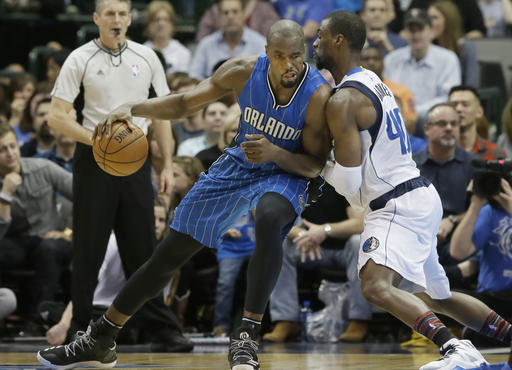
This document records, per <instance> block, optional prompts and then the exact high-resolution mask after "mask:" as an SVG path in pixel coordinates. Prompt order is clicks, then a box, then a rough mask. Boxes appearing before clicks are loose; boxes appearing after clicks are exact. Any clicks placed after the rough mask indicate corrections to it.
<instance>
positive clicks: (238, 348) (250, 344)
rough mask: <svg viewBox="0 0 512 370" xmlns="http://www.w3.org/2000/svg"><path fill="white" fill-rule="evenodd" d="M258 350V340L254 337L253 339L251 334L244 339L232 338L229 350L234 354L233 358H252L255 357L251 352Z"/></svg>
mask: <svg viewBox="0 0 512 370" xmlns="http://www.w3.org/2000/svg"><path fill="white" fill-rule="evenodd" d="M257 350H258V342H256V341H255V340H254V339H251V338H250V337H249V336H247V338H242V339H234V338H232V339H231V344H230V345H229V351H230V352H231V353H232V355H233V360H235V359H236V358H238V357H241V356H243V357H247V356H250V357H251V359H252V358H253V357H254V356H253V355H252V353H251V352H256V351H257Z"/></svg>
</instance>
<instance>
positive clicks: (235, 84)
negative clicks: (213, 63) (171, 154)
mask: <svg viewBox="0 0 512 370" xmlns="http://www.w3.org/2000/svg"><path fill="white" fill-rule="evenodd" d="M256 60H257V57H243V58H233V59H230V60H228V61H227V62H226V63H224V64H223V65H221V66H220V67H219V69H217V71H215V73H214V74H213V76H212V77H210V78H207V79H206V80H203V81H201V83H199V85H197V86H196V87H195V88H194V89H192V90H189V91H187V92H185V93H183V94H173V95H168V96H163V97H159V98H153V99H148V100H146V101H144V102H142V103H140V104H135V105H134V106H133V107H132V109H131V114H132V115H133V116H138V117H147V118H156V119H178V118H182V117H186V116H188V115H190V114H191V113H194V112H197V111H198V110H200V109H201V108H204V107H206V106H207V105H208V104H210V103H211V102H213V101H216V100H218V99H220V98H222V97H223V96H224V95H227V94H230V93H235V94H237V95H239V94H240V93H241V92H242V89H243V86H244V85H245V83H246V82H247V80H248V79H249V76H250V75H251V72H252V69H253V68H254V65H255V64H256Z"/></svg>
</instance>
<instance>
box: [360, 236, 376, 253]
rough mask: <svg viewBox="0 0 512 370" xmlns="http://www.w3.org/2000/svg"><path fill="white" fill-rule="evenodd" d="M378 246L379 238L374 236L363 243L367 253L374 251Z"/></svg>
mask: <svg viewBox="0 0 512 370" xmlns="http://www.w3.org/2000/svg"><path fill="white" fill-rule="evenodd" d="M377 248H379V240H378V239H377V238H376V237H374V236H372V237H370V238H368V239H366V240H365V242H364V244H363V252H365V253H369V252H371V251H374V250H375V249H377Z"/></svg>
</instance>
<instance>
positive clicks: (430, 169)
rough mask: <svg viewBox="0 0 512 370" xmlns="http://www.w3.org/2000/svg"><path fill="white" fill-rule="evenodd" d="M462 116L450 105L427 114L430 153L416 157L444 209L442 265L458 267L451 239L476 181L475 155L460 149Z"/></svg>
mask: <svg viewBox="0 0 512 370" xmlns="http://www.w3.org/2000/svg"><path fill="white" fill-rule="evenodd" d="M459 129H460V128H459V116H458V114H457V112H456V110H455V108H454V107H453V106H452V105H450V104H449V103H441V104H437V105H435V106H433V107H432V108H431V109H430V110H429V112H428V113H427V122H426V123H425V133H426V135H427V138H428V147H427V149H425V150H423V151H420V152H418V153H416V154H415V155H413V159H414V161H415V162H416V164H417V166H418V168H419V170H420V173H421V175H422V176H424V177H426V178H427V179H429V180H430V182H431V183H432V184H433V185H434V186H435V188H436V189H437V192H438V193H439V197H440V198H441V204H442V206H443V219H442V220H441V225H440V226H439V232H438V235H437V237H438V246H437V251H438V254H439V262H440V263H441V265H443V266H445V265H454V264H456V263H457V261H455V260H454V259H453V258H451V257H450V253H449V244H448V242H449V236H450V234H451V232H452V230H453V229H454V227H455V225H456V223H457V222H458V220H459V218H460V217H461V216H462V213H464V211H465V210H466V188H467V186H468V184H469V182H470V181H471V179H472V178H473V167H472V165H471V160H472V159H473V158H474V157H473V155H472V154H470V153H468V152H466V151H465V150H464V149H462V148H461V147H459V146H457V141H458V140H459V136H460V132H459Z"/></svg>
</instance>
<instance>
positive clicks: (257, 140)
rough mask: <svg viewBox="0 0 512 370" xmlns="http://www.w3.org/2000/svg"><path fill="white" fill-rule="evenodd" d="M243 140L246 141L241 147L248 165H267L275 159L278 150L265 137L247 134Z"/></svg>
mask: <svg viewBox="0 0 512 370" xmlns="http://www.w3.org/2000/svg"><path fill="white" fill-rule="evenodd" d="M245 138H246V139H247V140H248V141H244V142H243V143H242V145H241V147H242V152H244V154H245V158H247V161H249V162H250V163H268V162H273V161H274V160H275V159H276V157H277V155H278V151H279V148H278V147H277V146H276V145H274V144H272V143H271V142H270V141H269V140H268V139H267V138H266V137H265V135H261V134H247V135H245Z"/></svg>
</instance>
